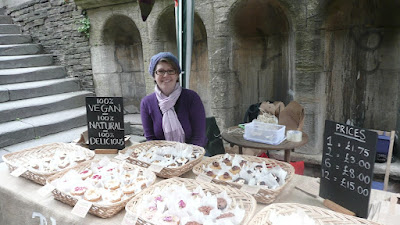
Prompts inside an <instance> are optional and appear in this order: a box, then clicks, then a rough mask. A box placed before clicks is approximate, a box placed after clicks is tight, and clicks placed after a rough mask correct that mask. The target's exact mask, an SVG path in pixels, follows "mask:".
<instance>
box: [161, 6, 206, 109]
mask: <svg viewBox="0 0 400 225" xmlns="http://www.w3.org/2000/svg"><path fill="white" fill-rule="evenodd" d="M174 15H175V14H174V8H173V7H169V8H166V9H165V10H164V12H163V13H161V14H160V16H159V20H158V22H157V29H156V33H157V35H156V36H157V37H156V40H155V41H154V42H155V46H156V48H157V49H158V51H169V52H172V53H173V54H174V55H175V56H176V57H178V53H177V45H176V32H175V16H174ZM193 25H194V28H193V52H192V64H191V75H190V85H189V88H190V89H192V90H194V91H196V92H197V93H198V94H199V96H200V98H201V100H202V102H203V104H204V108H205V111H206V115H207V116H208V115H211V103H210V99H211V97H210V96H211V94H210V89H209V86H210V85H209V68H208V46H207V33H206V29H205V26H204V24H203V21H202V20H201V18H200V17H199V16H198V15H197V14H195V17H194V24H193Z"/></svg>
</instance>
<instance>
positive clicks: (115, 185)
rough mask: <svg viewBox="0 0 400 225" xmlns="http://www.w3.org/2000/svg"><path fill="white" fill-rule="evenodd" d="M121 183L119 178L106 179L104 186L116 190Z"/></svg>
mask: <svg viewBox="0 0 400 225" xmlns="http://www.w3.org/2000/svg"><path fill="white" fill-rule="evenodd" d="M120 185H121V182H120V181H119V180H116V179H112V180H108V181H106V182H105V184H104V187H105V188H106V189H110V190H115V189H117V188H119V186H120Z"/></svg>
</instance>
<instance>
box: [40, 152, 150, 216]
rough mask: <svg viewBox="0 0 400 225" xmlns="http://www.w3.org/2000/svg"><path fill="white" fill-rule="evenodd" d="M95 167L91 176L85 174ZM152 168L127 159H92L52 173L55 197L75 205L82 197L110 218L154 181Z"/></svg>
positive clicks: (98, 214)
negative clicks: (143, 166)
mask: <svg viewBox="0 0 400 225" xmlns="http://www.w3.org/2000/svg"><path fill="white" fill-rule="evenodd" d="M87 171H92V172H91V173H90V174H91V175H90V176H88V177H82V173H83V174H87ZM155 179H156V176H155V174H154V173H153V172H151V171H149V170H146V169H144V168H142V167H139V166H136V165H132V164H129V163H127V162H125V161H118V160H114V159H112V160H110V159H108V158H107V157H104V158H103V159H101V160H91V161H87V162H84V163H81V164H79V165H78V166H75V167H73V168H71V169H69V170H66V171H63V172H60V173H57V174H55V175H54V176H52V177H50V178H49V179H48V180H47V182H48V183H50V184H51V185H53V186H54V187H55V190H53V194H54V198H55V199H57V200H60V201H61V202H64V203H66V204H68V205H71V206H74V205H75V204H76V203H77V202H78V200H79V199H84V200H86V201H89V202H92V203H93V205H92V207H91V208H90V210H89V213H91V214H93V215H96V216H99V217H102V218H108V217H111V216H113V215H115V214H116V213H118V212H119V211H120V210H121V209H123V208H124V207H125V205H126V203H127V202H128V201H129V200H130V199H131V198H132V197H133V196H135V195H136V194H138V193H140V192H141V191H142V190H144V189H145V188H147V187H149V186H150V185H152V184H153V183H154V182H155Z"/></svg>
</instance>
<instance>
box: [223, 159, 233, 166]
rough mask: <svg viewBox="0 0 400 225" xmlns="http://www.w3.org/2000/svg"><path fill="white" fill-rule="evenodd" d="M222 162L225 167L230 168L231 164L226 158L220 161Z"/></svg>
mask: <svg viewBox="0 0 400 225" xmlns="http://www.w3.org/2000/svg"><path fill="white" fill-rule="evenodd" d="M222 162H223V163H225V165H227V166H232V162H231V160H230V159H228V158H224V160H222Z"/></svg>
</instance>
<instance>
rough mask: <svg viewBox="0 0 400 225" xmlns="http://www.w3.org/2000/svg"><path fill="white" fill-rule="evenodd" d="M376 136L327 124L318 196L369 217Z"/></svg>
mask: <svg viewBox="0 0 400 225" xmlns="http://www.w3.org/2000/svg"><path fill="white" fill-rule="evenodd" d="M376 142H377V133H376V132H373V131H369V130H366V129H363V128H359V127H354V126H350V125H345V124H341V123H337V122H333V121H329V120H326V121H325V133H324V151H323V156H322V164H321V172H322V173H321V184H320V190H319V195H320V196H321V197H322V198H325V199H329V200H331V201H333V202H335V203H336V204H338V205H340V206H343V207H344V208H346V209H348V210H350V211H352V212H354V213H356V215H357V216H359V217H363V218H367V216H368V204H369V197H370V194H371V183H372V176H373V170H374V162H375V152H376Z"/></svg>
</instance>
